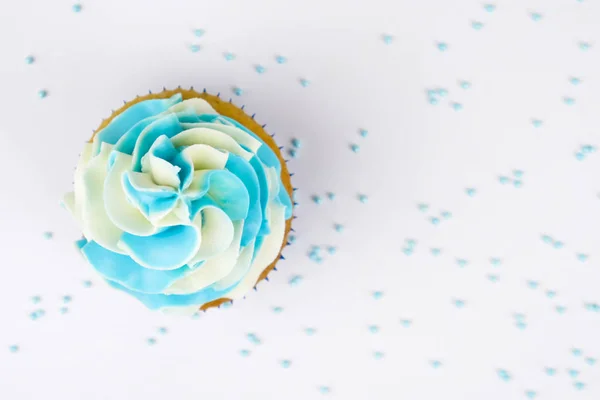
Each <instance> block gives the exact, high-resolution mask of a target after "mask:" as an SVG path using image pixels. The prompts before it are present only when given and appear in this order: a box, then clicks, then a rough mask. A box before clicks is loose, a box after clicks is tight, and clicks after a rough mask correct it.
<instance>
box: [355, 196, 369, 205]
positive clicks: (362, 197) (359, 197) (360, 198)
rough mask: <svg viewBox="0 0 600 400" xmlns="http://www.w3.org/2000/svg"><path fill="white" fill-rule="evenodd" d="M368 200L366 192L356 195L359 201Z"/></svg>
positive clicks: (364, 201)
mask: <svg viewBox="0 0 600 400" xmlns="http://www.w3.org/2000/svg"><path fill="white" fill-rule="evenodd" d="M368 200H369V198H368V197H367V195H366V194H359V195H358V201H360V202H361V203H363V204H364V203H366V202H367V201H368Z"/></svg>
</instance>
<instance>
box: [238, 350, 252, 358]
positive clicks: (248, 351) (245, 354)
mask: <svg viewBox="0 0 600 400" xmlns="http://www.w3.org/2000/svg"><path fill="white" fill-rule="evenodd" d="M249 355H250V350H246V349H242V350H240V356H242V357H248V356H249Z"/></svg>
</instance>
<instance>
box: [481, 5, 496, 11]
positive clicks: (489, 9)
mask: <svg viewBox="0 0 600 400" xmlns="http://www.w3.org/2000/svg"><path fill="white" fill-rule="evenodd" d="M483 9H484V10H485V11H487V12H489V13H491V12H494V10H496V6H495V5H494V4H485V5H484V6H483Z"/></svg>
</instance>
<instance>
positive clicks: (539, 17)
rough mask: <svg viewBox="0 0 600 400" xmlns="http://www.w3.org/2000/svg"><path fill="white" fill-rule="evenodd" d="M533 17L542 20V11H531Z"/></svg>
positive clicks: (535, 20) (535, 19) (534, 19)
mask: <svg viewBox="0 0 600 400" xmlns="http://www.w3.org/2000/svg"><path fill="white" fill-rule="evenodd" d="M531 19H532V20H533V21H534V22H537V21H539V20H541V19H542V14H540V13H537V12H532V13H531Z"/></svg>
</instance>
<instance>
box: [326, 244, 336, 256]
mask: <svg viewBox="0 0 600 400" xmlns="http://www.w3.org/2000/svg"><path fill="white" fill-rule="evenodd" d="M336 251H337V248H336V247H335V246H327V252H328V253H329V254H331V255H334V254H335V252H336Z"/></svg>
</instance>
